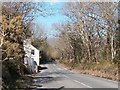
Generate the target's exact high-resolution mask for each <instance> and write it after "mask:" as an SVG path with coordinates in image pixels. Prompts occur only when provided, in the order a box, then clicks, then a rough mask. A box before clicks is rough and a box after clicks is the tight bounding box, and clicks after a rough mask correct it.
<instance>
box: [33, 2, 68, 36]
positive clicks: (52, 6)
mask: <svg viewBox="0 0 120 90" xmlns="http://www.w3.org/2000/svg"><path fill="white" fill-rule="evenodd" d="M64 5H65V3H64V2H55V1H52V2H45V5H44V8H45V10H46V11H45V12H47V13H48V15H47V16H45V17H43V16H41V15H39V16H38V17H36V18H35V20H34V22H35V23H36V24H38V26H41V25H42V26H44V29H45V30H44V31H45V33H46V35H47V37H48V38H53V37H55V34H57V31H56V30H55V29H54V28H53V26H54V24H55V23H64V22H66V20H67V17H66V16H65V15H63V14H62V11H61V9H62V8H63V7H64ZM49 14H50V15H49Z"/></svg>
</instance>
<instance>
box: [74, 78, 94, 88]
mask: <svg viewBox="0 0 120 90" xmlns="http://www.w3.org/2000/svg"><path fill="white" fill-rule="evenodd" d="M74 81H75V82H77V83H80V84H82V85H83V86H86V87H88V88H92V87H91V86H88V85H86V84H84V83H82V82H79V81H77V80H74Z"/></svg>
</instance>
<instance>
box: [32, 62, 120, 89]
mask: <svg viewBox="0 0 120 90" xmlns="http://www.w3.org/2000/svg"><path fill="white" fill-rule="evenodd" d="M41 66H42V67H47V68H48V69H44V70H42V71H41V72H40V73H38V74H37V75H36V76H35V79H34V82H35V84H36V85H42V87H46V88H57V87H60V86H61V87H62V86H64V88H106V89H107V88H116V90H117V88H118V82H117V81H112V80H107V79H104V78H100V77H95V76H91V75H84V74H78V73H73V72H71V71H69V70H67V69H66V68H64V67H61V66H60V65H58V64H56V63H48V64H43V65H41ZM107 90H108V89H107Z"/></svg>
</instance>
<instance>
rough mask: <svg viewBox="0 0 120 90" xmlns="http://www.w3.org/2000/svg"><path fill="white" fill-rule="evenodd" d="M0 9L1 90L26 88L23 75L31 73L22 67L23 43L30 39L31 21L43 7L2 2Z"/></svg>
mask: <svg viewBox="0 0 120 90" xmlns="http://www.w3.org/2000/svg"><path fill="white" fill-rule="evenodd" d="M40 7H41V8H40ZM1 8H2V9H1V12H2V14H1V17H0V18H1V21H0V28H1V30H0V48H1V50H2V51H1V52H2V61H1V63H2V89H3V90H10V89H11V90H13V89H14V88H20V87H22V88H23V87H27V82H26V78H25V75H26V74H31V73H30V71H29V70H28V69H27V68H26V66H25V65H24V55H25V52H24V47H23V41H24V40H26V39H27V38H31V39H32V36H33V32H32V29H31V25H33V22H32V21H33V19H34V17H35V16H36V15H37V14H39V15H41V12H42V9H43V7H42V5H40V3H32V2H3V3H1ZM40 9H41V10H40ZM36 13H37V14H36Z"/></svg>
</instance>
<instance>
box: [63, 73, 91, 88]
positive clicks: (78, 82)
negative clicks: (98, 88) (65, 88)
mask: <svg viewBox="0 0 120 90" xmlns="http://www.w3.org/2000/svg"><path fill="white" fill-rule="evenodd" d="M63 76H64V77H66V78H70V77H68V76H66V75H63ZM73 81H74V82H77V83H79V84H82V85H83V86H85V87H88V88H93V87H91V86H88V85H86V84H84V83H82V82H79V81H77V80H73Z"/></svg>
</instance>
